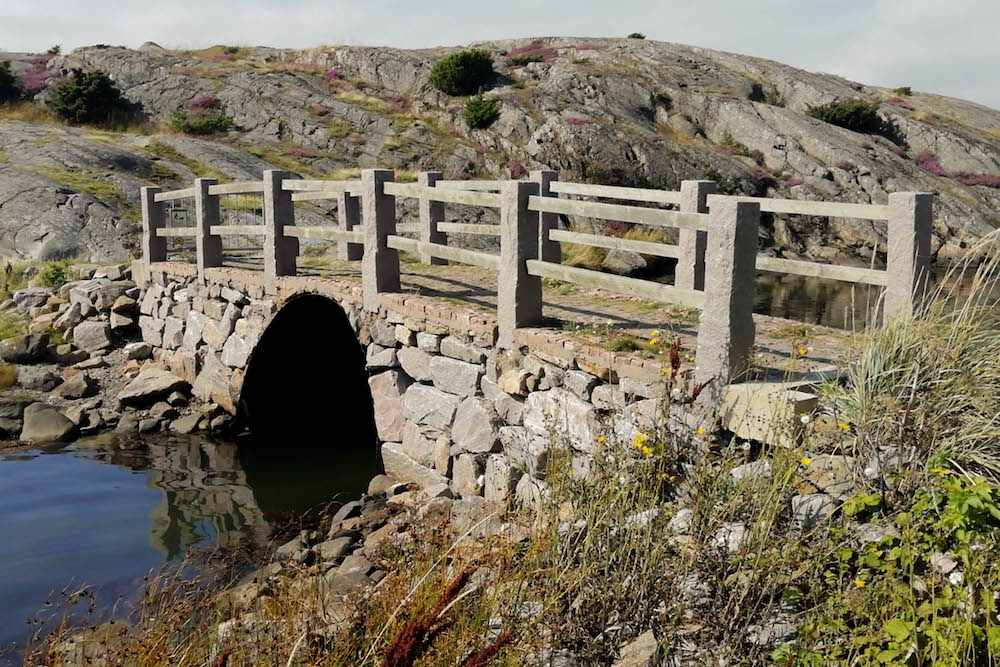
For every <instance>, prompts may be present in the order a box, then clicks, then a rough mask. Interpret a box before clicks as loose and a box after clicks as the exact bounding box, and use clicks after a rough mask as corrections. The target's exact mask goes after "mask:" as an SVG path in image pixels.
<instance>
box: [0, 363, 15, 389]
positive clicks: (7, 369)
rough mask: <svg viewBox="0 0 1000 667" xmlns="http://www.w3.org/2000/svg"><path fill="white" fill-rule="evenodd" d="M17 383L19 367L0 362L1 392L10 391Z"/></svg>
mask: <svg viewBox="0 0 1000 667" xmlns="http://www.w3.org/2000/svg"><path fill="white" fill-rule="evenodd" d="M15 382H17V366H15V365H14V364H8V363H7V362H5V361H0V390H4V389H10V388H11V387H13V386H14V383H15Z"/></svg>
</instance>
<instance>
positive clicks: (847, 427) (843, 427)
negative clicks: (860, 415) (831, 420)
mask: <svg viewBox="0 0 1000 667" xmlns="http://www.w3.org/2000/svg"><path fill="white" fill-rule="evenodd" d="M837 426H838V427H840V430H841V431H850V430H851V425H850V424H837Z"/></svg>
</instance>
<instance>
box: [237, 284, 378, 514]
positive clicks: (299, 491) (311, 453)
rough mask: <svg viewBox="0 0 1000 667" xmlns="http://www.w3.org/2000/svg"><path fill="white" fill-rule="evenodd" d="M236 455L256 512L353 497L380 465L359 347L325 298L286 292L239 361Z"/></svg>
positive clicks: (304, 507) (307, 506) (337, 309)
mask: <svg viewBox="0 0 1000 667" xmlns="http://www.w3.org/2000/svg"><path fill="white" fill-rule="evenodd" d="M238 417H239V420H240V423H241V424H242V425H243V426H245V427H246V428H247V430H248V431H249V433H248V434H245V435H244V436H243V437H241V438H240V441H239V442H240V448H239V451H240V461H241V463H242V464H243V468H244V470H245V471H246V475H247V482H248V483H249V486H250V488H251V489H252V490H253V494H254V497H255V498H256V499H257V503H258V505H259V506H260V508H261V510H262V511H263V512H264V513H265V515H266V514H269V513H271V512H288V511H303V510H307V509H311V508H314V507H316V506H317V505H318V504H321V503H324V502H327V501H329V500H331V499H333V498H335V497H336V498H337V499H339V500H342V501H346V500H349V499H352V498H356V497H358V496H360V495H361V494H362V493H363V492H364V491H365V490H366V489H367V487H368V482H369V481H370V480H371V478H372V477H374V476H375V475H376V474H378V473H379V472H381V468H382V465H381V458H380V456H379V454H378V440H377V435H376V430H375V411H374V406H373V404H372V397H371V392H370V391H369V389H368V375H367V373H366V371H365V354H364V349H363V348H362V346H361V344H360V343H359V342H358V339H357V336H356V335H355V333H354V329H353V328H352V327H351V324H350V322H349V321H348V319H347V315H346V314H345V313H344V311H343V310H342V309H341V308H340V306H339V305H337V303H336V302H335V301H333V300H332V299H329V298H327V297H324V296H319V295H316V294H303V295H298V296H294V297H292V298H291V299H289V300H288V302H287V303H286V304H285V306H284V307H283V308H282V309H281V310H280V311H278V313H277V314H276V315H275V316H274V318H273V319H272V320H271V323H270V324H269V325H268V327H267V329H266V330H265V331H264V333H263V334H262V335H261V337H260V340H259V341H258V343H257V346H256V347H255V348H254V351H253V354H252V355H251V356H250V360H249V362H248V363H247V371H246V377H245V378H244V381H243V389H242V391H241V395H240V401H239V412H238Z"/></svg>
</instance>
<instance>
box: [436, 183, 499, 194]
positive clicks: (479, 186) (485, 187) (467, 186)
mask: <svg viewBox="0 0 1000 667" xmlns="http://www.w3.org/2000/svg"><path fill="white" fill-rule="evenodd" d="M506 182H507V181H438V182H437V183H435V184H434V186H435V187H438V188H450V189H452V190H479V191H483V192H488V191H498V190H500V186H501V185H503V184H504V183H506Z"/></svg>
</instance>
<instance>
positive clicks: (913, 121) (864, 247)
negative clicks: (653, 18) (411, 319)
mask: <svg viewBox="0 0 1000 667" xmlns="http://www.w3.org/2000/svg"><path fill="white" fill-rule="evenodd" d="M476 46H477V47H480V48H485V49H488V50H489V51H490V52H491V53H492V54H493V55H494V68H495V70H496V72H497V77H496V81H495V84H494V86H493V88H492V89H491V90H489V91H487V93H486V94H487V96H496V97H499V98H500V100H501V114H500V117H499V119H498V120H497V121H496V122H495V123H494V124H493V125H492V126H491V127H489V128H488V129H485V130H469V129H468V128H467V127H466V125H465V123H464V122H463V121H462V119H461V113H460V112H461V104H462V102H463V101H464V100H463V99H462V98H454V97H449V96H447V95H444V94H442V93H440V92H438V91H437V90H435V89H434V88H432V87H431V86H430V85H429V83H428V73H429V71H430V68H431V66H432V64H433V63H434V62H435V61H436V60H437V59H438V58H439V57H441V56H442V55H445V54H446V53H448V52H450V51H453V50H454V49H433V50H414V51H406V50H399V49H390V48H370V47H324V48H318V49H306V50H292V49H272V48H252V49H247V48H234V47H213V48H211V49H206V50H202V51H194V52H176V51H167V50H164V49H162V48H160V47H158V46H156V45H155V44H147V45H144V46H143V47H141V48H140V49H138V50H130V49H125V48H117V47H108V46H94V47H87V48H82V49H78V50H76V51H74V52H73V53H71V54H68V55H66V56H56V57H44V56H42V57H37V56H36V57H31V56H25V55H23V54H17V55H15V54H8V57H9V58H10V59H12V60H14V61H15V67H14V69H15V71H21V72H24V74H25V76H26V77H30V78H31V79H32V81H33V84H34V86H35V87H37V89H38V91H39V92H38V94H37V96H36V102H41V101H43V100H44V99H45V98H46V97H47V96H48V95H50V94H51V90H52V86H53V85H54V84H55V83H56V82H58V81H59V78H60V75H61V74H62V73H65V72H66V71H67V70H68V69H70V68H74V67H80V68H84V69H101V70H104V71H106V72H107V73H108V74H109V75H110V76H111V77H112V78H113V79H114V80H115V81H116V82H117V83H118V84H119V86H120V87H121V88H122V90H123V91H124V92H125V94H126V95H127V97H128V98H129V99H130V100H132V101H133V102H135V103H137V104H138V105H141V107H142V109H143V112H144V113H145V114H146V116H147V117H148V121H149V122H148V123H147V124H146V125H145V126H144V128H143V129H142V130H141V131H140V132H139V133H125V134H117V133H111V132H99V131H95V130H87V129H72V128H65V127H62V126H58V125H53V124H51V121H49V122H43V121H45V120H46V119H45V118H44V114H41V113H38V114H31V113H25V111H24V110H23V108H22V109H19V110H16V111H7V112H6V113H5V118H6V119H5V120H0V252H2V253H3V254H4V255H7V256H12V257H32V258H52V257H56V256H61V255H67V254H73V253H80V254H89V255H92V256H95V257H99V258H107V257H114V256H121V255H124V254H127V252H128V251H129V249H130V247H133V246H134V242H135V236H136V232H137V227H136V221H137V201H138V187H139V186H140V185H141V184H143V183H154V182H155V183H166V184H168V185H170V184H180V183H182V182H183V181H186V180H189V179H191V178H192V177H194V176H195V175H215V176H218V177H222V178H230V179H242V178H252V177H256V176H258V175H259V173H260V171H261V170H262V169H265V168H268V167H269V166H275V167H281V168H289V169H292V170H294V171H296V172H298V173H301V174H303V175H305V176H312V177H317V176H319V177H323V176H330V175H331V174H335V172H336V171H338V170H343V169H353V168H357V167H363V166H376V165H377V166H384V167H394V168H397V169H404V170H410V171H419V170H422V169H431V168H433V169H439V170H442V171H444V172H445V173H446V175H447V176H448V177H452V178H455V177H458V178H463V177H507V176H508V175H510V174H513V175H514V176H515V177H516V176H519V175H521V174H522V173H524V172H525V170H530V169H533V168H541V167H545V168H551V169H558V170H560V171H561V172H562V174H563V177H564V178H568V179H574V180H585V181H592V182H599V183H613V184H623V185H635V186H645V187H657V188H676V187H677V186H678V183H679V182H680V181H681V180H683V179H686V178H706V177H707V178H714V179H717V180H719V181H720V182H721V184H722V188H723V190H724V191H726V192H730V193H744V194H754V195H769V196H779V197H792V198H801V199H836V200H842V201H852V202H864V203H868V202H875V203H881V202H884V201H885V200H886V196H887V193H888V192H895V191H903V190H923V191H932V192H936V193H939V194H940V195H941V196H940V199H939V204H938V207H937V215H936V220H935V240H934V246H933V247H934V250H935V252H937V253H939V256H940V257H942V258H950V257H955V256H957V255H960V254H962V253H963V249H964V248H966V247H967V246H968V245H969V244H970V243H971V242H973V241H974V240H975V239H976V238H979V237H981V236H982V235H984V234H985V233H987V232H988V231H990V230H992V229H993V228H994V227H995V226H997V223H998V222H1000V215H998V213H997V211H998V210H1000V207H998V204H1000V187H998V186H1000V176H998V174H1000V112H998V111H996V110H993V109H989V108H986V107H983V106H981V105H977V104H973V103H971V102H966V101H962V100H956V99H952V98H946V97H941V96H938V95H933V94H927V93H920V92H913V93H912V94H907V92H908V91H896V92H894V91H891V90H887V89H883V88H878V87H873V86H866V85H863V84H859V83H854V82H851V81H848V80H845V79H843V78H840V77H836V76H832V75H827V74H817V73H811V72H805V71H802V70H798V69H795V68H792V67H789V66H786V65H782V64H780V63H776V62H772V61H767V60H762V59H758V58H753V57H749V56H741V55H735V54H730V53H723V52H718V51H710V50H705V49H698V48H694V47H689V46H684V45H679V44H669V43H663V42H653V41H644V40H635V39H580V38H544V39H534V40H533V39H521V40H507V41H498V42H488V43H483V44H477V45H476ZM518 56H520V57H525V56H527V58H524V60H535V61H536V62H530V63H527V64H523V65H520V66H517V65H516V64H515V63H514V62H511V59H512V58H516V57H518ZM519 62H523V61H519ZM899 83H900V85H901V86H902V85H905V84H906V82H905V81H901V82H899ZM851 98H862V99H865V100H871V101H877V102H879V103H880V106H879V113H880V115H881V116H882V117H883V118H884V119H885V120H886V121H889V122H890V123H891V125H892V126H893V128H894V129H893V130H892V132H883V133H881V135H875V134H859V133H856V132H852V131H850V130H846V129H843V128H840V127H837V126H834V125H831V124H828V123H825V122H822V121H820V120H817V119H815V118H812V117H810V116H809V115H807V114H806V111H807V109H808V108H809V107H810V106H812V105H818V104H823V103H826V102H831V101H837V100H840V101H842V100H847V99H851ZM192 103H193V104H194V106H198V105H200V104H202V105H203V104H206V103H208V104H211V105H212V106H214V107H216V108H218V112H219V113H220V114H224V115H226V116H229V117H231V118H232V119H233V128H234V129H232V130H231V131H229V132H227V133H225V134H221V135H216V136H213V137H211V138H206V139H195V138H191V137H187V136H181V135H178V134H177V133H176V132H172V133H169V132H165V128H168V127H169V122H170V119H171V114H172V113H173V112H174V111H175V110H177V109H181V110H187V109H189V108H192ZM19 118H20V119H22V120H18V119H19ZM456 214H458V212H457V211H456ZM573 222H575V223H583V221H573ZM762 235H763V238H762V239H761V245H762V247H763V248H769V249H772V250H773V252H775V253H776V254H780V255H783V256H787V257H810V258H816V259H834V258H838V259H843V258H846V257H852V258H856V259H859V260H861V259H865V260H868V259H870V258H871V256H872V254H873V252H874V253H875V254H876V255H878V254H880V253H882V252H884V230H883V229H881V226H879V225H874V226H873V225H872V224H871V223H868V222H863V221H852V220H831V221H827V220H824V219H812V218H803V217H790V218H788V219H780V218H779V219H773V218H771V217H768V218H767V219H766V220H765V221H764V229H763V232H762Z"/></svg>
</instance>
